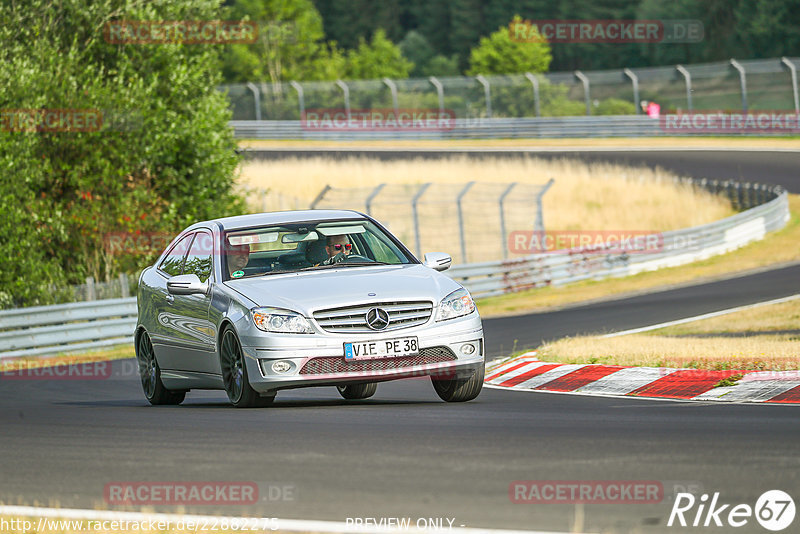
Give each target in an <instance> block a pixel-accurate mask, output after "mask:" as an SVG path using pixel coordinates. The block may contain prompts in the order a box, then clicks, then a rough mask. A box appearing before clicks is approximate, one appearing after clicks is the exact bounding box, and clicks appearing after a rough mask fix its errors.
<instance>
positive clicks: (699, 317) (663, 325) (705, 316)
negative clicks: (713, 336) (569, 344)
mask: <svg viewBox="0 0 800 534" xmlns="http://www.w3.org/2000/svg"><path fill="white" fill-rule="evenodd" d="M797 299H800V293H797V294H795V295H791V296H788V297H783V298H779V299H773V300H767V301H764V302H757V303H755V304H748V305H746V306H737V307H736V308H728V309H727V310H719V311H715V312H711V313H705V314H703V315H696V316H694V317H687V318H685V319H677V320H675V321H667V322H666V323H659V324H654V325H650V326H643V327H641V328H632V329H631V330H623V331H621V332H612V333H611V334H606V335H604V336H601V337H617V336H627V335H629V334H638V333H640V332H648V331H650V330H658V329H659V328H666V327H668V326H675V325H678V324H684V323H691V322H694V321H701V320H703V319H710V318H712V317H719V316H720V315H728V314H729V313H735V312H738V311H743V310H749V309H752V308H760V307H761V306H769V305H770V304H780V303H782V302H789V301H792V300H797Z"/></svg>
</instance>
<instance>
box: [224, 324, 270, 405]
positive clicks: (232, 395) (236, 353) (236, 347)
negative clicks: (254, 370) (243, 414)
mask: <svg viewBox="0 0 800 534" xmlns="http://www.w3.org/2000/svg"><path fill="white" fill-rule="evenodd" d="M219 363H220V367H221V369H222V382H223V384H224V385H225V393H227V394H228V400H230V401H231V404H233V405H234V406H236V407H237V408H261V407H263V406H268V405H270V404H272V401H273V400H274V399H275V395H272V396H271V397H262V396H260V395H259V394H258V392H257V391H256V390H254V389H253V388H252V387H251V386H250V380H249V379H248V377H247V366H246V365H245V363H244V353H243V352H242V345H241V344H240V343H239V338H238V337H237V336H236V332H234V330H233V328H231V327H230V326H227V327H225V331H224V332H223V333H222V343H221V344H220V351H219Z"/></svg>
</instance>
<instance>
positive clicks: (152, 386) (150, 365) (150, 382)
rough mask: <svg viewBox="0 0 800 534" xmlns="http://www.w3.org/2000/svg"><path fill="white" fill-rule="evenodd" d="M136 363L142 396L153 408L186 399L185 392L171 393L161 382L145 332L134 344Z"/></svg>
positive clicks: (159, 372)
mask: <svg viewBox="0 0 800 534" xmlns="http://www.w3.org/2000/svg"><path fill="white" fill-rule="evenodd" d="M136 361H137V362H138V363H139V378H140V379H141V380H142V390H143V391H144V396H145V397H146V398H147V400H148V401H149V402H150V404H152V405H154V406H158V405H169V404H172V405H176V404H180V403H182V402H183V399H185V398H186V391H185V390H183V391H171V390H169V389H167V388H166V387H164V383H163V382H162V381H161V367H159V366H158V360H156V353H155V351H154V350H153V343H152V342H151V341H150V336H149V335H147V332H142V333H141V334H140V335H139V341H138V342H137V343H136Z"/></svg>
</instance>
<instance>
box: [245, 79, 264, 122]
mask: <svg viewBox="0 0 800 534" xmlns="http://www.w3.org/2000/svg"><path fill="white" fill-rule="evenodd" d="M247 88H248V89H250V90H251V91H252V92H253V102H254V103H255V106H256V120H257V121H260V120H261V92H260V91H259V90H258V86H257V85H256V84H254V83H253V82H247Z"/></svg>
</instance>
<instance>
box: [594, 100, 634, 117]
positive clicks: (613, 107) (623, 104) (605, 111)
mask: <svg viewBox="0 0 800 534" xmlns="http://www.w3.org/2000/svg"><path fill="white" fill-rule="evenodd" d="M635 114H636V106H635V105H634V104H633V102H628V101H627V100H622V99H620V98H607V99H605V100H601V101H600V103H599V104H598V105H596V106H594V108H593V109H592V115H635Z"/></svg>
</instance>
